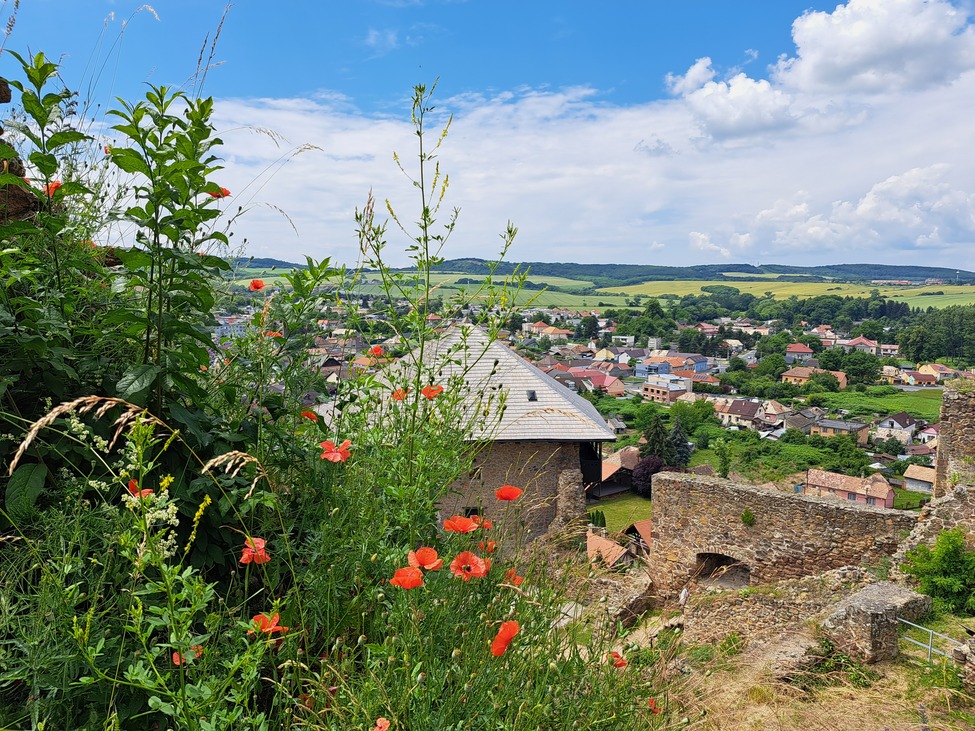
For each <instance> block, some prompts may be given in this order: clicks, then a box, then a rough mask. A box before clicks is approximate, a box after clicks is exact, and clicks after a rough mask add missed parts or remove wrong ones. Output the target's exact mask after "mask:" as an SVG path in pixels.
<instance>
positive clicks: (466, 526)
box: [443, 515, 477, 533]
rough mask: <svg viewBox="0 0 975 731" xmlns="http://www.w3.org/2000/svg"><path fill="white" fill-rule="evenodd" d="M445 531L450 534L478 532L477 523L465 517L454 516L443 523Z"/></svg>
mask: <svg viewBox="0 0 975 731" xmlns="http://www.w3.org/2000/svg"><path fill="white" fill-rule="evenodd" d="M443 529H444V530H445V531H447V532H448V533H470V532H471V531H472V530H477V521H476V520H471V519H470V518H465V517H464V516H463V515H454V516H453V517H450V518H447V520H445V521H444V522H443Z"/></svg>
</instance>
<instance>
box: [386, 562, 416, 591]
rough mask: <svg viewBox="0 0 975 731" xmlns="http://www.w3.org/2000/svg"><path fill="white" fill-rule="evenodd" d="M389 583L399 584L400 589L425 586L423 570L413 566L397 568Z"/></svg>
mask: <svg viewBox="0 0 975 731" xmlns="http://www.w3.org/2000/svg"><path fill="white" fill-rule="evenodd" d="M389 583H390V584H392V585H393V586H398V587H399V588H400V589H415V588H416V587H418V586H423V572H422V571H420V569H418V568H415V567H413V566H406V567H405V568H402V569H396V572H395V573H394V574H393V578H391V579H390V580H389Z"/></svg>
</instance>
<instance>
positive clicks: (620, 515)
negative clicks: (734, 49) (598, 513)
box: [588, 492, 651, 531]
mask: <svg viewBox="0 0 975 731" xmlns="http://www.w3.org/2000/svg"><path fill="white" fill-rule="evenodd" d="M588 509H589V510H602V511H603V515H605V516H606V530H608V531H621V530H623V529H624V528H625V527H626V526H628V525H629V524H630V523H634V522H636V521H638V520H645V519H646V518H649V517H650V513H651V503H650V500H648V499H647V498H645V497H640V496H639V495H637V494H636V493H635V492H625V493H623V494H621V495H618V496H614V497H610V498H605V499H603V500H600V501H599V502H596V503H593V504H592V505H590V506H589V508H588Z"/></svg>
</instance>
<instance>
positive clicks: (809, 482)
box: [800, 469, 894, 508]
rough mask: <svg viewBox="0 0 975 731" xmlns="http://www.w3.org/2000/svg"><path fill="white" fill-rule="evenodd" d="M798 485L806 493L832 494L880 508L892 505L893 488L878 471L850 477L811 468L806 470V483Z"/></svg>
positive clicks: (824, 495) (839, 497) (841, 498)
mask: <svg viewBox="0 0 975 731" xmlns="http://www.w3.org/2000/svg"><path fill="white" fill-rule="evenodd" d="M800 487H801V488H802V492H803V493H804V494H806V495H817V496H819V497H826V496H833V497H836V498H837V499H839V500H846V501H848V502H856V503H863V504H864V505H875V506H877V507H881V508H892V507H894V488H893V487H891V486H890V483H889V482H887V480H886V479H885V478H884V476H883V475H881V474H880V473H879V472H877V473H874V474H872V475H870V477H850V476H849V475H841V474H839V473H836V472H826V471H825V470H816V469H811V470H807V471H806V483H805V484H804V485H801V486H800Z"/></svg>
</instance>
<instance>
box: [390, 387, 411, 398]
mask: <svg viewBox="0 0 975 731" xmlns="http://www.w3.org/2000/svg"><path fill="white" fill-rule="evenodd" d="M409 392H410V389H408V388H397V389H396V390H395V391H393V401H402V400H403V399H405V398H406V394H408V393H409Z"/></svg>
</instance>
